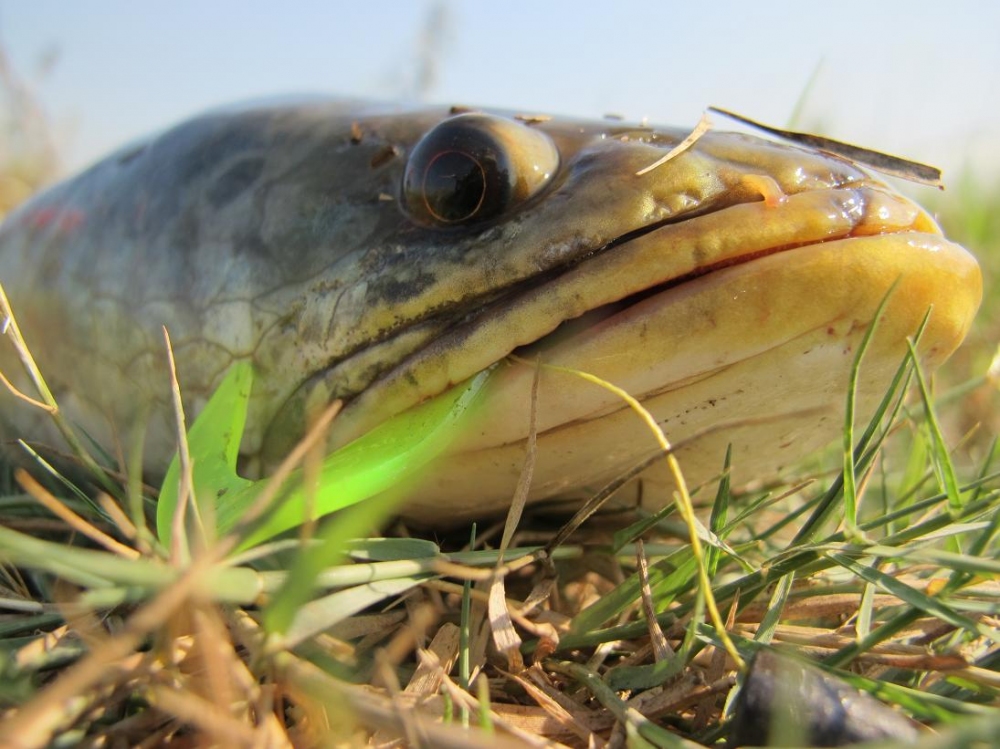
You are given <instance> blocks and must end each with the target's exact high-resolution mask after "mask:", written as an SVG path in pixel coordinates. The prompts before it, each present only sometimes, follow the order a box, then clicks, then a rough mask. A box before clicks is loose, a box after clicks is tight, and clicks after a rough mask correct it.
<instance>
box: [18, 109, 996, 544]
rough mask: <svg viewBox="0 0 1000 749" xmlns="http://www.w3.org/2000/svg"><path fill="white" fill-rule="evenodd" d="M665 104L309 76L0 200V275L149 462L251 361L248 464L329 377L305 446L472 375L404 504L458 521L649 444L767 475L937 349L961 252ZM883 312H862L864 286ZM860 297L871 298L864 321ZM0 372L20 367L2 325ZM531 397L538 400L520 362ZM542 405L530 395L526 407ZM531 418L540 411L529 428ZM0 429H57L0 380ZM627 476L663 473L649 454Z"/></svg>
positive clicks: (99, 420) (787, 152) (951, 307)
mask: <svg viewBox="0 0 1000 749" xmlns="http://www.w3.org/2000/svg"><path fill="white" fill-rule="evenodd" d="M690 136H691V131H690V130H689V129H684V128H674V127H659V126H653V125H649V124H647V123H629V122H626V121H621V120H611V119H596V120H584V119H577V118H566V117H557V116H550V115H547V114H535V113H519V112H516V111H500V110H490V109H481V108H478V107H465V106H452V107H423V106H410V105H400V104H395V103H379V102H367V101H355V100H343V99H336V98H326V97H309V98H302V99H296V100H287V99H286V100H280V101H272V102H253V103H249V104H242V105H234V106H229V107H223V108H219V109H216V110H212V111H209V112H207V113H205V114H202V115H199V116H197V117H195V118H193V119H190V120H188V121H185V122H182V123H180V124H178V125H175V126H173V127H170V128H168V129H166V130H165V131H163V132H161V133H159V134H156V135H154V136H152V137H150V138H147V139H145V140H141V141H138V142H135V143H132V144H129V145H127V146H126V147H124V148H123V149H121V150H119V151H117V152H116V153H113V154H112V155H110V156H109V157H107V158H105V159H104V160H102V161H99V162H98V163H96V164H95V165H93V166H92V167H90V168H88V169H86V170H85V171H83V172H82V173H80V174H79V175H77V176H75V177H72V178H70V179H67V180H66V181H64V182H61V183H59V184H57V185H55V186H53V187H51V188H49V189H48V190H46V191H45V192H43V193H41V194H40V195H38V196H37V197H35V198H34V199H32V200H30V201H29V202H28V203H26V204H24V205H23V206H21V207H20V208H19V209H17V210H16V211H15V212H13V213H12V214H10V215H8V216H7V217H6V218H5V220H4V222H3V225H2V227H0V283H2V284H3V286H4V287H5V289H6V291H7V294H8V296H9V298H10V304H11V308H12V310H13V312H14V314H15V315H16V317H17V319H18V321H19V324H20V328H21V330H22V333H23V335H24V338H25V340H26V342H27V344H28V346H29V348H30V349H31V351H32V352H33V354H34V356H35V358H36V360H37V362H38V365H39V367H40V369H41V371H42V372H43V373H44V375H45V377H46V378H47V381H48V383H49V386H50V389H51V390H52V392H53V394H54V396H55V398H56V400H57V401H58V402H59V404H60V408H61V410H62V411H63V413H64V414H65V415H66V417H67V418H68V419H69V421H70V423H72V424H74V425H77V426H78V427H80V428H81V429H82V430H83V431H85V432H86V433H87V434H88V435H89V436H90V438H91V439H92V440H93V441H94V442H96V443H97V444H100V445H103V446H106V447H107V448H108V449H109V451H110V452H111V453H112V454H116V452H115V451H116V450H118V451H122V452H125V453H127V452H128V450H130V449H133V448H132V445H133V444H134V443H136V440H135V439H133V437H134V434H135V432H137V431H139V432H141V433H142V434H143V439H142V441H141V445H142V450H143V455H142V464H143V466H144V467H145V469H146V471H147V472H148V473H149V474H150V475H162V474H163V472H164V471H165V469H166V466H167V464H168V463H169V461H170V459H171V457H172V456H173V455H174V453H175V451H176V448H177V434H176V432H177V426H176V418H175V416H174V411H173V405H172V401H171V390H170V380H169V374H168V368H167V364H166V361H167V360H166V346H165V344H164V337H163V330H164V329H166V330H167V331H168V332H169V335H170V339H171V342H172V351H173V355H174V357H175V360H176V369H177V377H178V382H179V386H180V391H181V394H182V397H183V403H184V409H185V414H186V416H187V419H188V421H189V423H190V421H191V420H192V419H193V418H195V417H196V416H197V414H198V413H199V411H200V410H201V409H202V408H203V407H204V405H205V403H206V402H207V400H208V398H209V396H210V395H211V393H212V392H213V391H214V390H215V388H217V387H218V385H219V383H220V382H221V381H222V378H223V377H224V376H225V374H226V372H227V371H228V369H229V368H230V366H231V365H232V364H234V363H235V362H243V361H247V362H250V363H251V364H252V366H253V369H254V372H255V380H254V386H253V391H252V393H251V396H250V401H249V407H248V416H247V423H246V430H245V433H244V435H243V438H242V442H241V447H240V471H241V473H242V474H243V475H246V476H250V477H257V476H266V475H268V473H269V472H271V471H273V470H274V469H275V467H276V466H277V465H278V464H279V463H280V462H281V460H282V459H283V458H284V457H285V456H286V455H287V454H288V452H289V451H290V450H291V449H292V447H293V446H294V445H295V444H296V443H297V442H298V441H299V440H300V439H301V438H302V436H303V434H304V433H305V431H306V429H307V426H308V424H309V420H310V418H311V415H312V414H314V413H315V412H316V410H317V409H319V408H322V407H323V406H325V405H327V404H329V403H330V402H332V401H334V400H335V399H340V400H342V401H343V403H344V408H343V410H342V411H341V413H340V414H339V416H338V417H337V419H336V420H335V421H334V423H333V426H332V427H331V430H330V433H329V439H328V449H329V450H331V451H332V450H335V449H337V448H339V447H342V446H344V445H346V444H349V443H351V442H352V441H353V440H356V439H358V438H360V437H362V436H363V435H365V434H368V433H370V432H371V431H372V430H373V429H375V428H376V427H378V426H379V425H381V424H384V423H387V422H390V421H391V420H392V419H393V418H394V417H396V416H398V415H399V414H404V413H406V412H408V410H410V409H412V408H414V407H416V406H418V405H419V404H421V403H424V402H426V401H428V400H430V399H433V398H436V397H442V395H443V394H447V393H449V392H453V389H454V388H456V387H461V386H462V384H463V383H465V382H467V381H468V380H469V378H472V377H475V376H477V375H479V374H480V373H483V372H488V376H487V379H486V382H485V384H484V385H483V386H482V392H481V393H480V395H479V398H478V401H477V406H476V408H475V409H474V413H471V414H470V418H468V419H467V420H466V422H467V423H466V424H465V425H464V426H463V428H462V429H461V431H460V433H459V434H458V435H457V436H456V437H455V438H454V439H453V440H452V441H451V442H450V443H449V445H448V446H447V447H446V448H445V450H444V452H443V453H442V454H441V455H439V456H438V457H437V458H435V459H434V460H433V461H432V462H431V463H430V464H429V465H428V466H427V467H426V469H425V470H424V471H423V473H422V474H421V476H420V477H419V479H418V480H417V481H415V482H414V483H413V485H412V486H408V487H407V488H406V494H407V499H406V503H405V504H404V505H403V506H402V509H401V514H402V515H403V517H404V518H409V519H411V520H413V521H415V522H419V523H420V524H426V525H442V526H443V525H454V524H458V523H462V522H466V521H468V520H470V519H476V518H485V517H488V516H491V515H496V514H499V513H502V512H504V511H505V510H506V508H507V507H508V506H509V503H510V501H511V497H512V496H513V494H514V491H515V487H516V485H517V482H518V477H519V476H520V473H521V471H522V467H523V465H524V461H525V453H526V449H527V448H526V446H527V444H528V442H529V436H530V435H532V434H533V435H534V436H535V437H536V439H537V441H536V446H537V449H536V452H535V455H536V458H535V465H534V470H533V474H532V482H531V485H530V490H529V492H528V501H529V502H532V503H544V502H554V501H556V500H559V501H563V500H565V501H568V502H569V503H570V504H571V505H572V503H573V502H581V501H583V500H584V499H586V497H588V496H590V494H591V493H592V492H593V491H595V490H596V489H597V488H600V487H601V486H602V485H604V484H605V483H606V482H608V481H610V480H612V479H614V478H615V477H616V476H619V475H621V474H622V473H623V472H625V471H627V470H628V469H629V468H630V467H631V466H634V465H636V464H637V463H639V462H641V461H643V460H645V459H648V458H649V457H650V456H651V455H655V454H656V453H657V451H658V450H660V448H659V446H658V443H657V441H656V439H655V438H654V435H653V434H651V432H650V430H649V429H648V427H647V426H646V425H645V424H644V423H643V421H642V420H641V419H640V418H639V417H638V416H637V415H636V413H635V411H634V410H633V409H631V408H630V407H629V406H628V405H627V404H626V403H625V402H623V400H622V399H621V398H620V397H619V396H618V395H616V394H615V393H613V392H611V391H609V390H608V389H606V388H602V387H599V386H596V385H595V384H593V383H592V382H589V381H586V380H585V379H583V378H581V377H579V376H577V375H576V374H574V373H573V372H572V371H567V370H577V371H582V372H586V373H589V374H591V375H593V376H595V377H598V378H601V379H602V380H604V381H607V382H609V383H612V384H613V385H615V386H617V387H619V388H621V389H623V390H624V391H626V392H627V393H629V394H631V395H632V396H634V397H635V398H636V399H638V400H639V401H640V402H641V403H642V405H643V406H644V407H645V408H646V409H647V410H648V411H649V413H650V414H652V416H653V417H654V418H655V420H656V422H657V424H658V425H659V426H660V427H661V428H662V430H663V432H664V434H665V435H666V437H667V438H668V439H669V440H670V442H671V443H672V444H673V445H674V447H675V449H674V455H675V456H676V458H677V459H678V461H679V465H680V467H681V469H682V471H683V473H684V476H685V477H686V479H687V481H688V482H689V483H690V484H691V485H693V486H697V485H699V484H706V483H710V482H711V481H712V480H714V479H715V478H717V477H718V476H719V475H720V473H721V472H722V470H723V465H724V456H725V454H726V451H727V449H729V448H731V465H730V467H729V471H730V475H731V480H732V482H733V483H734V485H746V484H747V483H751V482H753V481H759V480H761V479H763V478H765V477H771V476H775V475H779V474H780V473H781V472H782V471H785V470H786V469H788V468H789V467H791V466H793V465H795V464H796V463H797V462H799V461H800V460H801V459H802V458H803V457H804V456H807V455H809V454H811V453H813V452H815V451H816V450H817V449H819V448H821V447H823V446H824V445H826V444H828V443H830V442H831V441H832V440H834V439H836V438H837V437H839V436H840V435H842V430H843V424H844V408H845V405H844V404H845V402H846V397H847V395H846V394H847V392H848V390H849V386H850V376H851V369H852V366H853V364H854V361H855V359H856V357H857V355H858V351H859V347H860V346H861V342H862V340H863V338H864V336H865V334H866V332H868V331H869V329H872V330H873V334H872V338H871V341H870V343H869V345H868V346H867V348H866V350H865V352H864V357H863V360H862V362H861V366H860V370H859V375H858V378H857V383H856V390H857V397H856V404H857V406H856V407H857V413H856V418H857V420H858V421H859V423H863V422H864V420H865V419H867V418H868V417H869V415H870V414H871V413H872V412H873V410H874V409H875V406H876V404H877V403H878V402H879V400H880V399H881V398H882V397H883V395H884V393H885V391H886V388H887V387H888V385H889V382H890V381H891V379H892V376H893V374H894V373H895V371H896V370H897V368H898V367H899V365H900V362H901V361H902V359H903V358H904V357H905V356H906V353H907V347H908V343H907V341H908V339H912V338H913V337H914V336H915V335H916V334H917V332H918V331H921V333H920V336H919V341H918V342H917V343H916V350H917V352H918V356H919V361H920V363H921V366H923V367H925V368H926V369H927V370H928V371H932V370H934V369H935V368H936V367H938V366H939V365H940V364H941V363H942V362H944V361H945V360H946V359H947V358H948V356H949V355H950V354H951V353H952V352H953V351H954V350H955V348H956V347H957V346H958V345H959V344H960V343H961V341H962V339H963V338H964V336H965V335H966V333H967V331H968V330H969V327H970V325H971V323H972V320H973V318H974V316H975V313H976V310H977V308H978V306H979V303H980V300H981V296H982V279H981V274H980V270H979V267H978V264H977V263H976V260H975V259H974V258H973V256H972V255H971V254H970V253H969V252H967V251H966V250H965V249H964V248H962V247H961V246H959V245H957V244H955V243H953V242H950V241H949V240H947V239H946V238H945V237H944V236H943V234H942V232H941V229H940V228H939V227H938V225H937V223H936V222H935V221H934V219H933V217H932V216H931V215H930V214H928V213H927V212H926V211H925V210H924V209H922V208H921V207H919V206H918V205H917V204H916V203H915V202H913V201H912V200H911V199H909V198H907V197H904V196H903V195H901V194H900V193H899V192H898V191H897V190H895V189H893V188H892V187H890V186H889V185H887V184H886V183H885V182H883V181H881V180H880V179H878V178H877V177H876V176H873V174H871V173H870V172H869V171H866V169H865V168H864V167H863V166H862V165H860V164H858V163H855V162H854V161H852V160H851V159H849V158H846V157H844V156H843V155H839V154H837V153H830V152H828V151H826V150H824V149H823V148H816V147H809V146H808V145H801V144H786V143H779V142H776V141H775V140H774V139H771V138H766V137H760V136H756V135H750V134H747V133H742V132H728V131H721V130H717V129H714V128H710V129H707V130H706V131H705V132H700V133H699V135H698V137H697V138H693V137H690ZM879 310H881V312H879ZM876 315H878V320H877V324H876V325H874V327H873V322H874V321H875V318H876ZM0 343H2V344H3V345H0V371H2V372H3V373H4V374H5V376H6V377H7V378H8V379H9V380H10V381H11V383H12V385H13V386H14V387H16V388H18V389H20V390H21V391H23V392H31V385H30V381H29V379H28V377H27V375H26V374H25V373H24V371H23V368H22V367H21V364H20V362H19V361H18V358H17V356H16V354H15V352H14V351H13V347H12V346H10V345H7V344H8V343H9V342H7V341H3V342H0ZM536 386H537V398H536V399H535V400H533V398H532V392H533V388H534V387H536ZM533 403H534V405H532V404H533ZM532 424H534V427H532ZM0 436H2V438H3V439H4V440H7V441H11V440H16V439H25V440H29V441H32V442H33V443H38V444H45V445H54V446H58V445H60V444H61V442H60V437H59V435H58V434H57V433H56V431H55V430H54V428H53V426H52V424H51V419H50V418H49V416H48V414H46V413H44V412H42V411H40V410H39V409H37V408H33V407H31V406H30V405H27V404H25V403H24V402H22V401H21V400H20V399H17V398H16V397H15V396H14V395H12V394H11V393H10V392H8V391H7V390H6V389H0ZM631 486H633V487H639V489H638V490H632V489H629V488H628V487H626V488H625V489H623V490H622V499H621V502H622V503H625V504H628V503H632V504H639V505H641V506H643V507H650V508H655V507H658V506H662V504H663V503H665V502H669V501H670V497H671V494H672V491H673V487H674V479H673V477H672V475H671V474H670V472H669V470H668V468H667V467H666V466H665V465H664V461H655V462H653V463H652V464H651V465H650V466H649V467H648V469H647V470H645V471H644V472H643V473H642V474H641V475H640V477H639V478H638V479H637V480H636V482H633V484H632V485H631Z"/></svg>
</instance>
